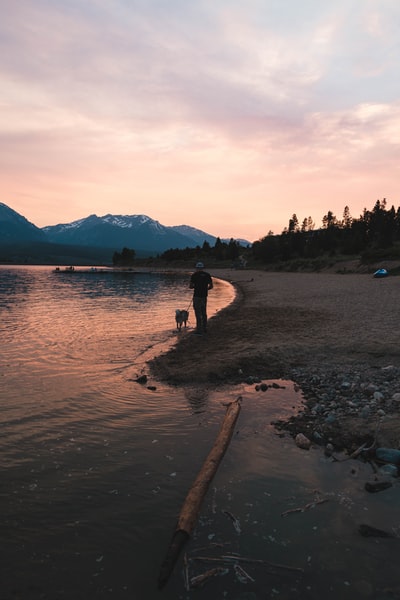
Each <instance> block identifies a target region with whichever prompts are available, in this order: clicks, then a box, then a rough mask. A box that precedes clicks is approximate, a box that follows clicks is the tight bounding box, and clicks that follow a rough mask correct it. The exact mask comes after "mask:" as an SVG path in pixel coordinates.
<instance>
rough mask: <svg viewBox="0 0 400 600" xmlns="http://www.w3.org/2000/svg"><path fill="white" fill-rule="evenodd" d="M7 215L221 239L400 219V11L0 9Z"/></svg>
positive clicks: (150, 4) (19, 0) (116, 2)
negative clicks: (97, 221) (388, 216)
mask: <svg viewBox="0 0 400 600" xmlns="http://www.w3.org/2000/svg"><path fill="white" fill-rule="evenodd" d="M0 10H1V21H0V202H3V203H4V204H6V205H8V206H9V207H10V208H12V209H13V210H16V211H17V212H18V213H20V214H22V215H23V216H25V217H26V218H27V219H28V220H29V221H31V222H32V223H34V224H35V225H37V226H38V227H44V226H46V225H55V224H58V223H69V222H71V221H75V220H78V219H81V218H84V217H86V216H89V215H91V214H97V215H98V216H103V215H105V214H109V213H111V214H116V215H134V214H145V215H148V216H150V217H151V218H153V219H155V220H157V221H159V222H160V223H162V224H163V225H182V224H186V225H191V226H193V227H196V228H198V229H202V230H204V231H206V232H207V233H211V234H213V235H216V236H220V237H224V238H225V237H233V238H244V239H247V240H249V241H255V240H258V239H260V238H262V237H264V236H265V235H267V234H268V233H269V232H271V231H272V232H273V233H275V234H279V233H281V232H282V231H283V229H284V228H285V227H287V226H288V223H289V219H290V218H291V217H292V216H293V215H294V214H295V215H296V216H297V218H298V220H299V222H300V223H301V222H302V221H303V220H304V219H305V218H308V217H311V218H312V220H313V221H314V222H315V226H316V227H320V226H321V224H322V218H323V216H324V215H325V214H327V212H328V211H332V212H333V213H334V215H335V216H336V217H337V218H338V219H341V218H342V216H343V211H344V208H345V206H348V207H349V209H350V214H351V215H352V216H353V217H354V218H359V216H360V215H361V214H362V212H363V210H364V208H367V209H368V210H370V209H372V208H373V206H374V204H375V202H376V200H378V199H381V200H382V199H383V198H386V199H387V204H388V208H389V207H390V206H391V205H394V206H395V208H397V207H398V206H399V205H400V77H399V61H400V2H399V1H398V0H335V2H326V1H321V0H301V1H300V0H13V1H12V2H10V1H9V0H0Z"/></svg>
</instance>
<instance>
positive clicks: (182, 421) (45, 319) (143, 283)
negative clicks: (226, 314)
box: [0, 267, 400, 600]
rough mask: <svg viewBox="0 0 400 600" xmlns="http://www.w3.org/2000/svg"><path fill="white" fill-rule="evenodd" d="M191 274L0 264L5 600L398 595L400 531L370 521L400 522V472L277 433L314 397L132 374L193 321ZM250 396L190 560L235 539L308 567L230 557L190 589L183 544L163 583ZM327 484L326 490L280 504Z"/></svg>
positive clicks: (242, 546) (221, 290)
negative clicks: (390, 535)
mask: <svg viewBox="0 0 400 600" xmlns="http://www.w3.org/2000/svg"><path fill="white" fill-rule="evenodd" d="M187 283H188V276H187V275H177V274H175V275H168V274H158V275H148V274H140V275H137V274H135V275H129V276H113V275H107V276H106V275H92V274H89V275H85V274H74V275H69V276H68V275H65V274H55V273H52V272H51V269H50V268H48V267H27V268H24V267H19V268H17V267H15V268H7V267H0V317H1V321H0V335H1V348H2V352H1V356H0V383H1V387H0V422H1V434H0V453H1V454H0V457H1V465H0V466H1V490H0V508H1V526H0V527H1V530H0V534H1V540H2V544H1V550H0V552H1V556H0V564H1V578H0V592H1V593H0V598H1V600H8V599H17V598H18V599H25V598H27V599H31V598H32V599H33V598H35V599H36V598H46V599H52V600H53V599H59V598H60V599H61V598H67V599H71V600H75V599H82V600H87V599H92V598H93V599H103V598H117V599H118V598H121V599H122V598H130V599H135V600H136V599H144V600H153V599H155V598H164V599H167V600H173V599H174V600H175V599H181V598H182V599H186V598H197V597H204V598H205V597H206V595H208V596H209V597H212V598H221V599H222V598H230V599H239V598H240V599H243V600H244V599H245V598H246V599H247V600H249V599H257V600H261V599H264V598H310V599H314V598H315V599H317V598H320V597H321V596H325V597H326V598H332V599H333V598H338V597H340V598H349V599H350V598H351V599H354V598H379V599H380V598H382V599H384V598H393V597H398V596H394V595H393V594H392V595H390V593H389V591H388V590H390V589H396V590H397V593H398V590H399V588H398V583H397V553H398V549H399V544H400V541H399V540H398V539H376V538H368V539H366V538H362V537H361V536H360V535H359V534H358V531H357V529H358V526H359V524H360V523H367V524H370V525H373V526H375V527H379V528H382V529H386V530H392V529H393V528H395V529H399V528H400V517H399V513H398V508H397V507H398V499H399V488H398V486H396V485H395V486H394V487H393V488H391V489H389V490H387V491H385V492H382V493H380V494H374V495H369V494H367V493H366V492H365V491H364V489H363V488H364V483H365V481H366V480H367V478H369V477H370V469H369V467H368V465H363V464H362V463H360V462H358V461H357V462H355V461H349V462H344V463H342V464H340V463H335V464H332V463H330V462H329V461H328V460H327V459H326V458H325V457H324V456H323V454H322V453H321V451H320V450H319V449H313V450H311V451H310V452H305V451H302V450H299V449H298V448H297V447H296V446H295V445H294V444H293V441H292V440H291V439H290V438H289V437H285V438H283V439H282V438H280V437H278V436H277V435H276V434H275V432H274V430H273V428H272V427H271V425H270V422H271V420H273V419H275V418H277V417H278V416H282V415H290V414H292V413H293V411H295V410H296V407H297V406H298V405H299V404H300V401H301V397H300V395H299V394H298V393H296V392H295V391H294V387H293V385H292V384H291V383H290V382H280V384H281V385H284V389H278V390H272V389H269V390H268V392H266V393H262V392H256V391H255V390H254V389H253V387H247V386H238V387H237V388H229V389H225V390H221V391H218V392H214V393H212V394H209V395H208V396H204V395H203V394H201V393H200V391H199V390H196V389H192V390H186V391H184V390H177V389H171V388H169V387H167V386H165V385H160V384H159V383H158V382H155V381H152V380H149V385H152V386H155V387H156V389H155V390H150V389H147V387H146V386H141V385H139V384H137V383H135V382H134V381H133V379H135V378H136V376H137V375H140V374H141V373H142V372H143V370H145V371H146V372H147V370H146V366H145V360H146V359H148V358H150V357H151V356H153V355H155V354H157V353H159V352H161V351H163V350H165V349H166V348H167V347H168V346H169V345H170V344H171V343H173V342H175V340H176V339H177V336H178V335H185V332H182V333H181V334H178V333H177V332H176V330H175V324H174V311H175V309H176V308H187V307H188V305H189V303H190V297H191V292H190V291H189V290H188V288H187ZM215 283H216V285H215V288H214V290H213V292H212V294H211V295H210V303H209V314H210V315H212V314H215V312H216V311H218V310H220V309H221V308H222V307H223V306H225V305H227V304H228V303H229V302H230V301H231V300H232V299H233V290H232V288H231V286H229V285H228V284H226V283H225V282H222V281H219V280H217V281H215ZM189 325H190V326H193V325H194V315H193V311H191V322H190V323H189ZM266 340H267V337H266ZM195 342H196V339H194V340H193V343H195ZM238 395H242V397H243V402H242V411H241V414H240V417H239V421H238V423H237V428H236V433H235V435H234V438H233V440H232V442H231V445H230V447H229V449H228V452H227V454H226V456H225V458H224V460H223V462H222V464H221V466H220V468H219V470H218V473H217V475H216V477H215V479H214V481H213V484H212V488H211V489H210V491H209V494H208V495H207V498H206V499H205V502H204V504H203V507H202V511H201V515H200V518H199V521H198V526H197V528H196V531H195V533H194V535H193V538H192V539H191V540H190V541H189V543H188V544H187V546H186V552H187V555H188V558H189V559H190V560H189V570H190V576H194V575H197V574H199V573H202V572H204V571H206V570H207V569H209V568H211V567H214V566H215V564H214V563H210V564H207V563H202V562H200V561H197V560H195V558H196V557H197V556H199V555H202V556H209V557H217V556H220V555H221V554H226V553H229V552H237V553H239V554H240V555H241V556H247V557H251V558H255V559H264V560H267V561H269V562H274V563H280V564H284V565H288V566H292V567H298V568H302V569H303V570H304V572H303V573H301V574H300V573H299V572H296V571H290V570H287V569H283V570H282V569H278V570H276V571H275V572H274V573H271V572H270V569H268V568H266V567H265V565H260V564H245V565H243V567H244V568H245V570H246V571H247V573H248V574H249V575H250V576H251V577H252V579H254V581H248V582H247V583H243V582H242V581H241V580H240V578H238V576H237V575H236V574H235V572H234V570H233V568H232V567H231V568H230V569H229V571H228V572H227V573H226V574H225V575H222V576H218V577H214V578H213V579H212V580H210V581H209V582H208V583H207V584H206V586H205V587H204V588H203V589H200V590H198V589H197V590H190V591H187V590H185V586H184V581H183V575H182V558H183V557H181V559H180V561H179V562H178V564H177V566H176V568H175V570H174V572H173V574H172V577H171V579H170V581H169V582H168V584H167V586H166V587H165V588H164V589H163V590H162V591H159V590H157V587H156V584H157V577H158V574H159V569H160V566H161V563H162V561H163V559H164V556H165V553H166V550H167V547H168V544H169V542H170V539H171V535H172V533H173V529H174V525H175V522H176V518H177V515H178V513H179V510H180V507H181V504H182V502H183V500H184V497H185V495H186V493H187V491H188V489H189V487H190V485H191V483H192V481H193V479H194V477H195V475H196V473H197V471H198V469H199V468H200V466H201V464H202V462H203V459H204V458H205V456H206V455H207V453H208V451H209V450H210V448H211V446H212V444H213V441H214V438H215V436H216V434H217V432H218V428H219V425H220V423H221V420H222V418H223V415H224V411H225V409H224V408H223V406H222V403H224V402H227V401H229V400H233V399H235V398H236V397H237V396H238ZM316 490H318V493H319V496H318V497H322V498H324V499H326V500H328V501H327V502H325V503H323V504H318V505H316V506H315V508H313V509H310V510H306V511H304V512H293V513H290V514H288V515H287V516H286V517H282V516H281V515H282V512H284V511H286V510H291V509H295V508H299V507H302V506H305V505H307V504H308V503H310V502H312V500H313V499H314V498H315V497H316V496H315V495H316ZM224 511H226V512H229V513H231V514H232V515H234V516H235V517H236V518H237V519H238V520H239V521H240V528H239V527H236V528H235V527H234V526H233V525H234V523H233V522H232V520H231V519H230V518H228V517H227V515H226V512H224ZM385 590H386V591H385Z"/></svg>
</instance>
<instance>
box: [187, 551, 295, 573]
mask: <svg viewBox="0 0 400 600" xmlns="http://www.w3.org/2000/svg"><path fill="white" fill-rule="evenodd" d="M191 560H199V561H202V562H223V563H225V562H235V561H236V562H243V563H248V564H258V565H266V566H268V567H272V568H274V569H287V570H288V571H297V572H299V573H303V572H304V569H302V568H301V567H290V566H288V565H281V564H278V563H273V562H269V561H268V560H263V559H261V558H247V557H245V556H239V555H238V554H231V555H230V554H225V555H223V556H220V557H215V556H192V557H191Z"/></svg>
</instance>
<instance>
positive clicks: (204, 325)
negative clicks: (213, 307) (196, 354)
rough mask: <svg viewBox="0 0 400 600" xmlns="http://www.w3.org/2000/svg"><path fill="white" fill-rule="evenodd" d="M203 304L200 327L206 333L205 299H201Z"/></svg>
mask: <svg viewBox="0 0 400 600" xmlns="http://www.w3.org/2000/svg"><path fill="white" fill-rule="evenodd" d="M203 300H204V302H203V305H202V307H201V313H202V314H201V318H202V325H203V331H204V332H206V331H207V298H203Z"/></svg>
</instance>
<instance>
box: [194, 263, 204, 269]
mask: <svg viewBox="0 0 400 600" xmlns="http://www.w3.org/2000/svg"><path fill="white" fill-rule="evenodd" d="M196 269H204V265H203V263H202V262H198V263H197V264H196Z"/></svg>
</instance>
